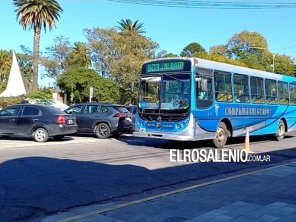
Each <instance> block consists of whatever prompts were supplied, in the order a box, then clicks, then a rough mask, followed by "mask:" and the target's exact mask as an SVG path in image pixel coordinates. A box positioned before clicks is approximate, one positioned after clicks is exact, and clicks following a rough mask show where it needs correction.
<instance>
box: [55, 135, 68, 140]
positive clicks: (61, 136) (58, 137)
mask: <svg viewBox="0 0 296 222" xmlns="http://www.w3.org/2000/svg"><path fill="white" fill-rule="evenodd" d="M64 137H65V136H64V135H58V136H54V137H53V138H54V139H55V140H62V139H63V138H64Z"/></svg>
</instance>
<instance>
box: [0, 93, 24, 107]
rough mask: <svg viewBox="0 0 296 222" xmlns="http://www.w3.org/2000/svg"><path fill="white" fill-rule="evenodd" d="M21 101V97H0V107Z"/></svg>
mask: <svg viewBox="0 0 296 222" xmlns="http://www.w3.org/2000/svg"><path fill="white" fill-rule="evenodd" d="M21 101H22V97H21V96H15V97H5V98H4V97H0V107H2V108H3V107H5V106H9V105H13V104H17V103H20V102H21Z"/></svg>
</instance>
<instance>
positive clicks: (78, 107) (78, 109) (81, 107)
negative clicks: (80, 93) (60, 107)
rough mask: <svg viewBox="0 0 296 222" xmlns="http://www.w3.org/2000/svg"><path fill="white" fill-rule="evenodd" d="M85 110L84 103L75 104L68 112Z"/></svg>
mask: <svg viewBox="0 0 296 222" xmlns="http://www.w3.org/2000/svg"><path fill="white" fill-rule="evenodd" d="M82 110H83V105H78V106H74V107H72V108H70V109H68V110H67V113H74V114H75V113H81V112H82Z"/></svg>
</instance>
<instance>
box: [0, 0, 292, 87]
mask: <svg viewBox="0 0 296 222" xmlns="http://www.w3.org/2000/svg"><path fill="white" fill-rule="evenodd" d="M57 1H58V2H59V3H60V5H61V7H62V8H63V13H62V14H61V16H60V18H59V22H58V24H57V27H56V28H54V29H52V30H51V31H47V32H46V33H45V32H42V34H41V43H40V49H41V51H45V48H46V47H49V46H51V45H52V44H53V40H54V39H55V38H56V37H58V36H64V37H67V38H69V40H70V42H72V43H74V42H77V41H86V38H85V36H84V34H83V29H86V28H97V27H98V28H112V27H115V26H117V25H118V23H117V22H118V21H120V20H121V19H131V20H132V21H136V20H139V22H142V23H143V24H144V26H143V27H144V31H145V34H144V35H145V36H147V37H149V38H151V39H152V40H153V41H155V42H157V43H158V44H159V45H160V50H166V51H167V52H171V53H175V54H180V52H181V51H182V49H183V48H184V47H185V46H186V45H188V44H189V43H192V42H198V43H199V44H201V45H202V46H203V47H204V48H205V49H206V50H209V48H210V47H211V46H214V45H218V44H226V43H227V41H228V39H229V38H231V37H232V36H233V35H234V34H235V33H239V32H241V31H244V30H247V31H255V32H259V33H261V34H262V35H263V36H264V37H265V38H266V39H267V42H268V45H269V50H270V51H271V52H273V53H281V54H286V55H289V56H292V57H294V58H296V27H295V21H296V8H286V9H211V8H210V9H198V8H180V7H161V6H148V5H139V4H127V3H121V2H116V1H114V2H113V1H107V0H57ZM184 1H186V0H184ZM216 1H221V0H216ZM242 1H244V2H254V3H255V2H258V1H255V0H249V1H247V0H242ZM260 2H270V3H274V2H281V3H284V2H290V3H291V2H293V3H296V1H292V0H281V1H279V0H269V1H266V0H262V1H260ZM14 9H15V8H14V6H13V3H12V0H0V27H1V39H0V49H5V50H11V49H13V50H15V51H16V52H21V50H20V47H19V46H20V45H25V46H27V47H29V48H30V49H32V47H33V31H32V30H27V31H25V30H23V28H22V27H21V26H20V25H19V23H18V21H17V20H16V14H15V12H14ZM41 72H42V70H41ZM47 81H48V79H43V80H42V81H41V84H42V85H46V84H47Z"/></svg>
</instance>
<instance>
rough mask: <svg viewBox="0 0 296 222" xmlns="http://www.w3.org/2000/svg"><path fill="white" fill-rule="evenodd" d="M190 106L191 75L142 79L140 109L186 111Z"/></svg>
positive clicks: (165, 75) (164, 75)
mask: <svg viewBox="0 0 296 222" xmlns="http://www.w3.org/2000/svg"><path fill="white" fill-rule="evenodd" d="M189 104H190V75H189V74H179V75H178V74H173V75H172V74H170V75H167V74H162V75H161V76H154V77H142V78H141V83H140V95H139V107H140V109H143V110H160V111H166V110H168V111H172V110H176V111H181V112H182V111H184V112H187V111H188V109H189Z"/></svg>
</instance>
